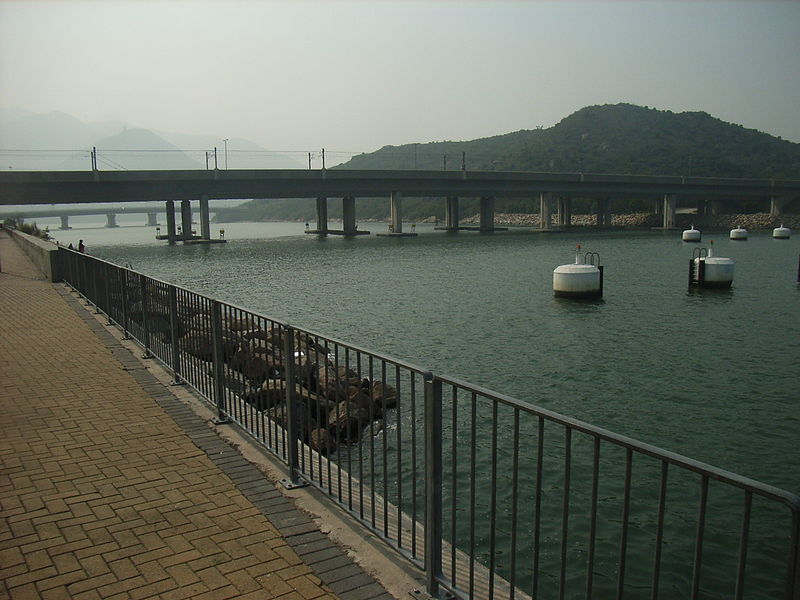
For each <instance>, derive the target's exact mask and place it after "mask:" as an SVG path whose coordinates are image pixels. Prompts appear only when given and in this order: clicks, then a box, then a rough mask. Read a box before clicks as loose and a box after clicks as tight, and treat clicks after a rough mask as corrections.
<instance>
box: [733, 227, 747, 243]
mask: <svg viewBox="0 0 800 600" xmlns="http://www.w3.org/2000/svg"><path fill="white" fill-rule="evenodd" d="M731 239H732V240H746V239H747V229H745V228H744V227H737V228H736V229H731Z"/></svg>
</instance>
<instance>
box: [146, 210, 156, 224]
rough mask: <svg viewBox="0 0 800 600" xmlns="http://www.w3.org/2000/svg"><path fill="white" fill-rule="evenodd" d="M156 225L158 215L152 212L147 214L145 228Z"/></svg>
mask: <svg viewBox="0 0 800 600" xmlns="http://www.w3.org/2000/svg"><path fill="white" fill-rule="evenodd" d="M156 225H158V213H154V212H149V213H147V226H148V227H155V226H156Z"/></svg>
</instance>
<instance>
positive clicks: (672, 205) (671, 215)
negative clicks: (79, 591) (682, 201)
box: [661, 194, 678, 229]
mask: <svg viewBox="0 0 800 600" xmlns="http://www.w3.org/2000/svg"><path fill="white" fill-rule="evenodd" d="M677 207H678V197H677V196H676V195H675V194H664V220H663V221H662V224H661V226H662V227H663V228H664V229H672V228H673V227H675V209H676V208H677Z"/></svg>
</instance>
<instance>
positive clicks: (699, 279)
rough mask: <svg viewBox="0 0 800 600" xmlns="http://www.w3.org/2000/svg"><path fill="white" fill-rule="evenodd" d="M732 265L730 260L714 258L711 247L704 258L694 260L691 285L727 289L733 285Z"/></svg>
mask: <svg viewBox="0 0 800 600" xmlns="http://www.w3.org/2000/svg"><path fill="white" fill-rule="evenodd" d="M711 243H712V244H713V241H712V242H711ZM734 264H735V263H734V262H733V260H732V259H730V258H724V257H722V256H714V246H713V245H712V246H711V247H710V248H709V249H708V254H707V255H706V256H700V257H696V258H695V259H694V271H693V273H694V277H693V279H692V284H693V285H698V286H700V287H705V288H729V287H731V284H732V283H733V268H734Z"/></svg>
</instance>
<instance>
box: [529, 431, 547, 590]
mask: <svg viewBox="0 0 800 600" xmlns="http://www.w3.org/2000/svg"><path fill="white" fill-rule="evenodd" d="M543 467H544V417H541V416H540V417H539V437H538V440H537V448H536V499H535V500H534V509H533V510H534V515H535V516H534V520H533V584H532V591H531V597H532V598H534V599H535V598H537V597H538V595H539V550H540V548H541V545H540V544H541V536H542V472H543V470H544V468H543Z"/></svg>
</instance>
